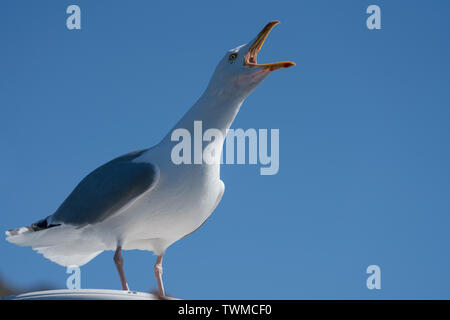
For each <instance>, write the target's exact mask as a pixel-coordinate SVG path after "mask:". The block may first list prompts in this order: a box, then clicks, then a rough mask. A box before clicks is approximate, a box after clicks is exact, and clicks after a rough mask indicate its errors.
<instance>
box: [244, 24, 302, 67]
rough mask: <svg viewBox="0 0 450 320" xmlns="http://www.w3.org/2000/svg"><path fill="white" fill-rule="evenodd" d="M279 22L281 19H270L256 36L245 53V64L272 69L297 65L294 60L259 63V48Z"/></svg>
mask: <svg viewBox="0 0 450 320" xmlns="http://www.w3.org/2000/svg"><path fill="white" fill-rule="evenodd" d="M279 23H280V21H270V22H269V23H268V24H267V25H266V26H265V27H264V28H263V29H262V30H261V32H260V33H259V34H258V36H257V37H256V40H255V41H254V42H253V44H252V45H251V46H250V49H248V52H247V53H246V54H245V57H244V65H245V66H247V67H249V68H255V67H263V68H267V69H269V70H270V71H272V70H276V69H280V68H289V67H292V66H295V63H294V62H292V61H281V62H273V63H265V64H258V62H257V60H256V57H257V56H258V52H259V50H261V47H262V45H263V44H264V41H266V38H267V36H268V35H269V33H270V31H271V30H272V29H273V27H275V26H276V25H277V24H279Z"/></svg>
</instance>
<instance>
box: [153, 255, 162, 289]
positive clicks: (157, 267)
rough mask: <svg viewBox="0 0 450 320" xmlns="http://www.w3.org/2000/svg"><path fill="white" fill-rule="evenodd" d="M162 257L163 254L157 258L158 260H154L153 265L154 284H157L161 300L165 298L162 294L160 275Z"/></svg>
mask: <svg viewBox="0 0 450 320" xmlns="http://www.w3.org/2000/svg"><path fill="white" fill-rule="evenodd" d="M163 256H164V254H162V255H160V256H158V258H156V263H155V267H154V271H155V278H156V282H157V283H158V295H159V296H160V297H161V298H163V297H164V296H165V294H164V284H163V281H162V274H163V268H162V260H163Z"/></svg>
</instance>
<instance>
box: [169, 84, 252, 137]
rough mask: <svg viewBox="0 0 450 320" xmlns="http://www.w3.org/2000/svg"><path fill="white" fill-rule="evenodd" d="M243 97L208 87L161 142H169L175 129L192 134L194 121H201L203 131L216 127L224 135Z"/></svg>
mask: <svg viewBox="0 0 450 320" xmlns="http://www.w3.org/2000/svg"><path fill="white" fill-rule="evenodd" d="M244 99H245V97H236V96H231V95H228V94H225V93H223V92H222V91H220V90H214V89H213V88H210V87H208V89H207V90H206V91H205V92H204V93H203V95H202V96H201V97H200V98H199V99H198V100H197V102H196V103H195V104H194V105H193V106H192V107H191V109H189V111H188V112H186V114H185V115H184V116H183V118H181V119H180V121H178V123H177V124H176V125H175V126H174V127H173V128H172V130H171V131H170V132H169V133H168V134H167V135H166V137H165V138H164V139H163V141H162V143H163V142H166V141H167V142H169V141H170V138H171V134H172V132H173V131H174V130H176V129H181V128H183V129H186V130H188V131H189V132H190V133H191V135H193V134H194V121H201V122H202V129H203V132H205V131H206V130H208V129H218V130H220V131H221V132H222V135H223V137H225V135H226V131H227V129H229V128H230V126H231V124H232V123H233V121H234V118H235V117H236V115H237V113H238V112H239V109H240V107H241V105H242V103H243V102H244Z"/></svg>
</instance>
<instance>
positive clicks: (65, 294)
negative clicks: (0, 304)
mask: <svg viewBox="0 0 450 320" xmlns="http://www.w3.org/2000/svg"><path fill="white" fill-rule="evenodd" d="M4 299H5V300H158V297H157V296H155V295H153V294H150V293H144V292H136V291H121V290H104V289H78V290H68V289H63V290H46V291H36V292H28V293H22V294H18V295H14V296H10V297H7V298H4Z"/></svg>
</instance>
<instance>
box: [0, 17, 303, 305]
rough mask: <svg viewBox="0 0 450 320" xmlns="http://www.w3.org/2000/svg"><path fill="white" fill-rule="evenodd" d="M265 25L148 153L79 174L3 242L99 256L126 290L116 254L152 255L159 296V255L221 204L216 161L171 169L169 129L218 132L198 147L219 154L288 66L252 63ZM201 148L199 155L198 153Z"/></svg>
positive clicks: (76, 256)
mask: <svg viewBox="0 0 450 320" xmlns="http://www.w3.org/2000/svg"><path fill="white" fill-rule="evenodd" d="M278 23H279V21H271V22H269V23H268V24H267V25H266V26H265V27H264V28H263V29H262V31H261V32H259V34H258V35H257V36H256V38H254V39H253V40H252V41H251V42H250V43H248V44H245V45H241V46H239V47H237V48H235V49H232V50H229V51H227V52H226V54H225V56H224V57H223V58H222V59H221V60H220V62H219V64H218V65H217V67H216V69H215V71H214V73H213V75H212V78H211V80H210V82H209V84H208V86H207V88H206V90H205V92H204V93H203V94H202V95H201V97H200V98H199V99H198V100H197V102H196V103H195V104H194V105H193V106H192V107H191V108H190V109H189V110H188V111H187V113H186V114H185V115H184V116H183V117H182V118H181V120H179V122H178V123H177V124H176V125H175V126H174V128H173V129H172V130H171V131H170V132H169V133H168V134H167V135H166V136H165V137H164V138H163V139H162V140H161V142H160V143H159V144H157V145H155V146H153V147H151V148H148V149H144V150H139V151H134V152H131V153H128V154H125V155H123V156H120V157H118V158H116V159H113V160H111V161H109V162H108V163H106V164H104V165H102V166H100V167H99V168H97V169H95V170H94V171H92V172H91V173H90V174H89V175H87V176H86V177H85V178H84V179H83V180H82V181H81V182H80V183H79V184H78V185H77V186H76V187H75V189H74V190H73V191H72V193H70V195H69V196H68V197H67V198H66V199H65V200H64V202H63V203H62V204H61V205H60V207H59V208H58V209H57V210H56V211H55V212H54V213H53V214H51V215H49V216H47V217H46V218H44V219H41V220H39V221H37V222H35V223H33V224H31V225H30V226H27V227H22V228H17V229H12V230H8V231H6V236H7V238H6V240H7V241H9V242H11V243H14V244H16V245H19V246H31V247H32V248H33V250H36V251H37V252H38V253H40V254H42V255H43V256H44V257H45V258H47V259H49V260H51V261H53V262H55V263H57V264H59V265H61V266H66V267H67V266H73V265H76V266H82V265H84V264H86V263H88V262H89V261H90V260H92V259H93V258H95V257H96V256H97V255H99V254H100V253H102V252H103V251H105V250H112V251H115V254H114V259H113V260H114V263H115V266H116V268H117V272H118V274H119V278H120V282H121V286H122V290H127V291H129V286H128V284H127V281H126V277H125V272H124V268H123V265H124V259H123V257H122V250H147V251H152V252H153V253H154V254H155V255H156V256H157V258H156V263H155V265H154V274H155V278H156V282H157V286H158V291H157V294H158V295H159V296H160V297H165V291H164V285H163V280H162V273H163V268H162V262H163V256H164V253H165V251H166V249H167V248H168V247H169V246H170V245H171V244H173V243H174V242H176V241H178V240H180V239H182V238H184V237H186V236H187V235H190V234H191V233H193V232H195V231H196V230H197V229H198V228H200V227H201V226H202V225H203V223H204V222H205V221H206V220H207V219H208V217H209V216H210V215H211V214H212V213H213V211H214V210H215V209H216V207H217V205H218V204H219V202H220V201H221V199H222V195H223V193H224V190H225V185H224V183H223V182H222V180H221V179H220V162H219V163H218V162H213V163H205V162H203V161H202V162H200V163H195V164H186V163H181V164H179V163H174V161H173V156H172V152H173V148H174V146H175V144H176V143H178V142H177V141H173V139H172V133H173V132H174V130H177V129H183V130H187V132H189V133H190V134H192V135H194V134H195V132H194V129H195V128H194V127H195V125H194V122H196V121H201V123H202V127H203V129H204V130H207V129H215V130H218V131H219V132H221V133H222V135H219V136H218V138H216V139H211V141H209V143H208V145H207V146H206V147H213V149H214V150H218V152H219V154H221V153H222V148H223V143H224V139H225V136H226V131H227V130H228V129H229V128H230V126H231V124H232V122H233V120H234V118H235V117H236V115H237V113H238V111H239V109H240V107H241V105H242V103H243V102H244V100H245V99H246V98H247V97H248V96H249V94H250V93H251V92H252V91H253V90H254V89H255V88H256V87H257V86H258V85H259V84H260V83H261V82H262V81H263V80H264V79H265V78H266V77H267V76H268V75H269V74H270V73H271V72H273V71H274V70H277V69H281V68H288V67H291V66H294V65H295V63H294V62H291V61H283V62H275V63H267V64H258V63H257V60H256V57H257V55H258V52H259V51H260V49H261V47H262V45H263V43H264V42H265V40H266V38H267V36H268V35H269V33H270V31H271V30H272V28H273V27H274V26H275V25H277V24H278ZM206 147H205V148H206Z"/></svg>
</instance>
